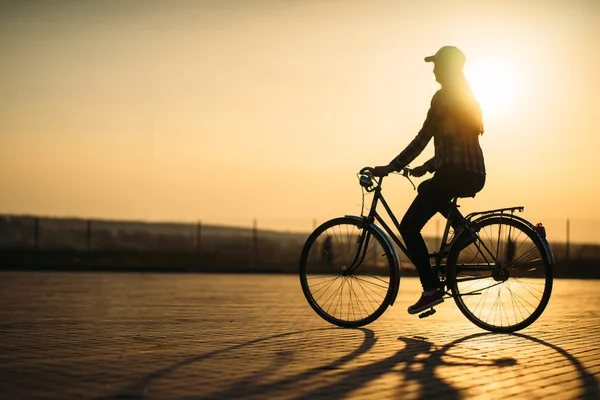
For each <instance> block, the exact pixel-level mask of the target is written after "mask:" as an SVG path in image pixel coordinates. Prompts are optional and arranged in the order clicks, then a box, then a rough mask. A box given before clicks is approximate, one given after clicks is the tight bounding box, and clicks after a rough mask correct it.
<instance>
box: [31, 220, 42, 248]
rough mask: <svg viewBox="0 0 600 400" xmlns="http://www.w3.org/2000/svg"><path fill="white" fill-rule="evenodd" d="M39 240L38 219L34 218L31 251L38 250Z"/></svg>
mask: <svg viewBox="0 0 600 400" xmlns="http://www.w3.org/2000/svg"><path fill="white" fill-rule="evenodd" d="M39 238H40V219H39V218H38V217H36V218H35V219H34V220H33V249H34V250H35V251H37V250H38V249H39Z"/></svg>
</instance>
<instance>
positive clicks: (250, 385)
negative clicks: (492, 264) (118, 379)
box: [109, 328, 599, 400]
mask: <svg viewBox="0 0 600 400" xmlns="http://www.w3.org/2000/svg"><path fill="white" fill-rule="evenodd" d="M326 331H329V332H331V331H339V332H353V333H356V332H357V331H360V332H361V333H362V334H363V335H364V337H363V340H362V342H361V343H360V345H359V346H358V347H357V348H356V349H355V350H353V351H351V352H350V353H348V354H346V355H344V356H342V357H340V358H337V359H335V360H333V361H332V362H330V363H326V364H324V365H320V366H318V367H313V368H308V369H305V370H303V371H301V372H297V373H294V374H292V375H291V376H284V377H281V378H277V372H278V371H280V370H281V369H282V368H284V366H285V365H286V362H287V361H288V360H287V359H286V357H285V355H283V356H279V355H278V353H277V352H275V353H273V354H274V357H273V360H271V362H270V363H269V364H268V365H266V366H264V367H263V368H260V369H258V370H256V371H254V372H252V373H250V374H248V375H247V376H245V377H244V378H242V379H238V380H237V381H234V382H232V383H231V384H230V385H228V386H227V387H226V388H224V389H221V390H218V391H216V392H215V391H212V392H211V393H210V394H205V393H206V392H205V393H202V392H200V393H197V394H192V395H186V396H185V397H184V398H186V399H187V398H189V399H198V400H203V399H209V398H210V399H213V398H233V397H237V398H239V397H244V395H248V396H250V395H251V396H254V397H258V398H267V397H277V395H278V394H280V393H281V391H282V388H283V389H287V390H288V391H287V392H286V393H287V396H288V397H294V398H297V399H314V398H333V397H335V398H340V397H344V396H348V395H351V394H352V393H353V392H355V391H357V390H359V389H361V388H363V387H365V386H367V385H368V384H369V383H371V382H374V381H375V380H376V379H378V378H380V377H382V376H384V375H386V374H388V373H395V374H399V375H398V379H397V381H398V382H393V385H392V386H395V389H394V390H395V393H394V396H395V397H402V395H403V394H408V393H409V392H410V394H411V395H412V396H413V397H418V398H423V399H425V398H432V397H433V398H438V397H443V398H448V399H454V398H460V397H463V394H461V393H460V390H459V389H458V388H455V387H453V386H452V385H451V384H449V383H448V382H445V381H444V379H443V378H442V377H440V374H439V372H438V371H437V369H438V368H439V367H447V366H470V367H473V368H478V367H492V368H506V367H511V366H514V365H516V364H518V360H517V359H514V358H510V357H504V358H498V359H486V360H482V359H481V357H477V356H478V355H480V354H474V355H473V356H470V355H468V354H467V355H458V356H457V355H453V354H448V352H449V351H450V350H451V349H453V348H455V347H457V346H458V345H460V344H461V343H464V342H468V341H475V342H481V340H482V339H483V340H484V341H483V342H481V343H484V344H485V343H487V342H488V341H489V340H490V339H492V338H495V339H498V338H510V337H516V338H521V339H525V340H528V341H531V342H533V343H535V344H538V345H542V346H545V347H547V348H549V349H551V350H553V351H556V352H557V353H559V354H560V355H561V356H562V357H564V358H565V359H567V360H568V361H569V363H570V364H571V365H572V366H573V368H574V369H575V370H576V371H577V373H578V375H579V379H578V380H579V382H580V387H581V388H582V391H583V393H582V394H581V396H583V397H582V398H585V399H597V398H599V397H598V395H599V392H598V381H597V380H596V378H595V376H594V375H592V374H591V373H590V372H589V371H587V370H586V369H585V367H584V366H583V365H582V364H581V362H579V361H578V360H577V359H576V358H575V357H574V356H572V355H571V354H569V353H568V352H567V351H566V350H564V349H562V348H560V347H558V346H555V345H552V344H549V343H547V342H545V341H543V340H541V339H537V338H533V337H530V336H527V335H523V334H512V335H499V334H492V333H477V334H474V335H469V336H466V337H463V338H460V339H457V340H454V341H452V342H450V343H448V344H446V345H443V346H441V347H440V346H438V345H435V344H434V343H431V342H429V341H428V340H427V339H426V338H421V337H413V338H407V337H400V338H398V339H399V341H401V342H402V343H404V345H403V346H402V348H400V349H399V350H398V351H396V352H395V353H393V354H392V355H391V356H388V357H385V358H382V359H379V360H376V361H374V362H371V363H369V364H365V365H359V366H358V367H354V366H346V367H344V366H345V364H348V363H349V362H350V361H352V360H354V359H356V358H357V357H359V356H361V355H365V354H369V350H372V349H373V347H374V345H375V344H376V342H377V340H378V339H377V337H376V336H375V334H374V332H373V331H372V330H369V329H365V328H360V329H352V330H349V329H341V328H321V329H311V330H305V331H297V332H288V333H284V334H278V335H273V336H268V337H264V338H258V339H255V340H251V341H248V342H246V343H241V344H238V345H234V346H229V347H227V348H224V349H221V350H215V351H212V352H209V353H206V354H202V355H199V356H195V357H191V358H188V359H186V360H183V361H181V362H178V363H175V364H173V365H170V366H168V367H166V368H163V369H160V370H157V371H155V372H153V373H151V374H149V375H147V376H145V377H143V378H141V379H140V380H138V381H137V382H134V383H133V384H132V385H130V386H129V387H127V388H124V389H123V390H121V391H120V393H119V394H115V395H114V396H109V397H110V398H121V399H139V398H143V397H147V394H145V393H146V391H145V389H146V388H147V387H148V386H149V385H151V384H152V383H153V382H154V381H156V380H158V379H160V378H163V377H165V376H172V375H174V374H176V373H177V371H178V370H180V369H182V368H184V367H186V366H190V365H193V364H196V363H202V362H210V361H211V358H213V357H215V356H219V355H224V354H227V353H228V352H233V351H237V350H241V349H244V348H247V347H249V346H253V345H257V344H260V345H264V346H267V348H268V346H269V342H272V341H273V340H275V339H277V340H279V339H285V340H287V339H291V338H292V336H294V335H301V334H307V333H323V332H326ZM332 370H334V371H335V374H333V375H331V371H332ZM328 373H329V375H327V376H322V375H324V374H328ZM265 376H269V377H271V378H272V377H275V379H270V380H269V381H268V382H266V381H265V379H264V378H265ZM400 378H402V379H400ZM182 379H183V378H182ZM314 379H320V381H322V382H323V383H321V382H320V381H319V382H318V383H319V384H317V385H315V384H314ZM391 379H394V377H393V375H392V376H391ZM311 382H312V385H311V384H310V383H311ZM315 386H317V387H316V388H315ZM295 391H301V392H302V393H301V394H300V393H298V394H296V395H294V392H295ZM179 398H180V397H179Z"/></svg>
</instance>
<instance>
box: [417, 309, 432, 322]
mask: <svg viewBox="0 0 600 400" xmlns="http://www.w3.org/2000/svg"><path fill="white" fill-rule="evenodd" d="M433 314H435V309H434V308H433V307H431V310H427V311H425V312H423V313H421V314H419V318H421V319H423V318H427V317H429V316H430V315H433Z"/></svg>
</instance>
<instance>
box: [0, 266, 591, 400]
mask: <svg viewBox="0 0 600 400" xmlns="http://www.w3.org/2000/svg"><path fill="white" fill-rule="evenodd" d="M418 289H419V287H418V282H417V281H416V280H415V279H408V278H404V279H403V281H402V284H401V290H400V295H399V298H398V301H397V303H396V305H395V306H394V307H392V308H390V309H388V310H387V311H386V313H385V314H384V315H383V316H382V317H381V318H380V319H379V320H378V321H376V322H375V323H373V324H371V325H368V326H367V327H365V328H363V329H340V328H335V327H333V326H331V325H329V324H327V323H326V322H325V321H323V320H321V319H320V318H319V317H318V316H317V315H316V314H315V313H314V312H313V311H312V309H311V308H310V307H309V306H308V304H307V303H306V301H305V299H304V297H303V295H302V292H301V289H300V285H299V282H298V279H297V278H296V277H295V276H272V275H191V274H190V275H185V274H180V275H176V274H172V275H170V274H156V275H147V274H104V273H33V272H27V273H24V272H23V273H17V272H2V273H0V397H2V398H6V399H33V398H43V399H71V398H86V399H112V398H118V399H139V398H148V399H209V398H210V399H212V398H253V399H264V398H277V399H279V398H282V399H283V398H293V399H304V398H306V399H315V398H378V399H379V398H407V399H410V398H428V399H429V398H492V399H500V398H510V397H516V398H527V399H534V398H539V399H548V398H568V399H571V398H589V399H598V398H600V387H599V383H598V382H599V381H600V348H599V346H598V342H599V340H600V281H580V280H558V281H556V282H555V288H554V292H553V296H552V299H551V301H550V304H549V306H548V308H547V309H546V311H545V312H544V314H543V315H542V317H541V318H540V319H539V320H538V321H537V322H536V323H534V324H533V325H532V326H531V327H529V328H528V329H525V330H523V331H521V332H520V333H519V334H514V335H494V334H488V333H486V332H484V331H482V330H480V329H479V328H477V327H475V326H474V325H472V324H471V323H470V322H469V321H468V320H467V319H466V318H465V317H464V316H462V314H460V312H459V311H458V309H457V308H456V306H455V305H454V303H452V302H446V303H444V304H443V305H441V306H439V307H437V310H438V312H437V314H436V315H434V316H432V317H430V318H427V319H424V320H419V319H418V318H417V317H415V316H409V315H408V314H407V313H406V307H407V306H408V305H409V304H410V303H412V302H413V301H414V300H415V299H416V298H417V296H418Z"/></svg>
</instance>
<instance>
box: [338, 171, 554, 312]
mask: <svg viewBox="0 0 600 400" xmlns="http://www.w3.org/2000/svg"><path fill="white" fill-rule="evenodd" d="M382 182H383V177H382V178H380V179H379V181H376V185H375V186H374V187H373V188H372V189H370V190H369V189H367V190H368V191H369V192H374V196H373V200H372V202H371V208H370V211H369V214H368V215H366V216H365V215H361V216H360V217H356V216H349V215H347V216H346V217H352V218H357V219H358V218H360V219H361V221H362V222H363V224H366V225H371V226H373V227H375V228H376V229H377V230H378V231H381V228H383V230H384V231H385V233H387V237H386V235H385V234H384V233H383V232H382V231H381V232H380V233H381V234H382V236H383V237H384V238H386V239H387V240H389V239H390V238H391V239H392V240H393V241H394V243H396V245H397V246H398V247H399V248H400V250H401V251H402V252H403V253H404V255H405V256H406V257H407V258H408V259H409V260H410V261H411V262H413V260H412V258H411V256H410V254H409V252H408V249H407V248H406V245H405V244H404V243H403V242H402V241H401V240H400V238H399V237H398V236H397V235H396V234H395V233H394V231H393V230H392V228H390V226H389V225H388V224H387V223H386V222H385V220H384V219H383V217H382V215H381V214H380V213H378V212H377V205H378V204H379V203H381V204H382V205H383V208H384V209H385V211H386V213H387V215H388V216H389V218H390V219H391V220H392V222H393V224H394V226H395V228H396V229H397V230H398V231H400V223H399V222H398V219H397V218H396V216H395V215H394V213H393V211H392V209H391V207H390V206H389V204H388V203H387V201H386V200H385V198H384V197H383V194H382V193H381V190H382V187H381V184H382ZM457 207H458V205H457V199H456V198H454V199H453V200H452V205H451V209H450V213H449V215H448V216H447V220H446V226H445V227H444V233H443V235H442V238H441V241H440V248H439V251H438V252H437V254H436V255H435V266H434V268H437V269H438V270H440V271H441V272H442V274H444V273H445V271H443V270H442V269H440V267H441V266H442V260H443V259H445V256H444V254H443V249H444V245H445V244H446V242H447V239H448V235H449V233H450V227H451V226H452V214H453V211H454V210H457ZM523 209H524V207H523V206H516V207H507V208H501V209H494V210H487V211H480V212H475V213H471V214H468V215H467V216H466V217H465V219H466V220H467V221H471V219H472V218H473V217H475V216H479V218H476V221H479V220H481V219H485V218H489V217H492V216H498V215H500V216H503V217H507V218H514V219H518V220H520V221H521V220H522V221H525V220H524V219H522V218H520V217H518V216H515V215H514V212H515V211H521V212H522V211H523ZM507 212H508V213H509V214H507ZM375 221H377V223H378V224H379V226H378V225H376V224H375V223H374V222H375ZM525 222H526V223H527V225H529V226H531V227H532V225H531V223H529V222H527V221H525ZM380 227H381V228H380ZM389 244H390V247H392V249H393V250H394V252H395V248H394V247H393V245H392V244H391V242H390V243H389ZM368 245H369V237H368V236H367V230H366V229H365V230H363V233H362V234H361V236H360V237H359V239H358V246H359V247H358V250H357V252H356V255H355V257H354V260H353V261H352V263H351V265H350V266H349V267H348V269H347V271H346V274H351V273H352V272H353V271H354V270H356V268H358V266H359V265H360V264H361V263H362V262H363V260H364V258H365V254H366V249H367V248H368ZM475 245H476V247H477V248H478V250H479V252H481V254H482V256H483V257H484V259H485V261H486V262H485V264H477V265H472V266H471V267H472V268H474V269H475V270H482V269H488V268H489V270H490V271H493V270H495V269H496V268H499V267H500V266H499V264H498V261H497V260H496V258H495V257H494V255H493V252H492V251H491V250H490V249H488V248H487V246H486V245H485V244H484V243H481V245H482V246H483V248H484V249H483V250H485V251H486V253H487V254H488V255H489V256H490V258H491V260H488V257H487V256H486V255H485V254H484V252H483V251H482V249H481V248H480V247H479V244H477V243H476V244H475ZM545 247H546V246H545ZM548 247H549V246H548ZM548 247H546V248H548ZM395 258H396V260H395V261H396V268H397V275H398V279H397V280H398V284H396V285H394V286H395V293H394V296H393V297H392V302H391V304H393V302H394V299H395V298H396V295H397V291H398V286H399V276H400V264H399V259H398V257H397V254H396V255H395ZM552 258H553V257H552ZM413 264H414V262H413ZM463 295H466V294H463Z"/></svg>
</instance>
